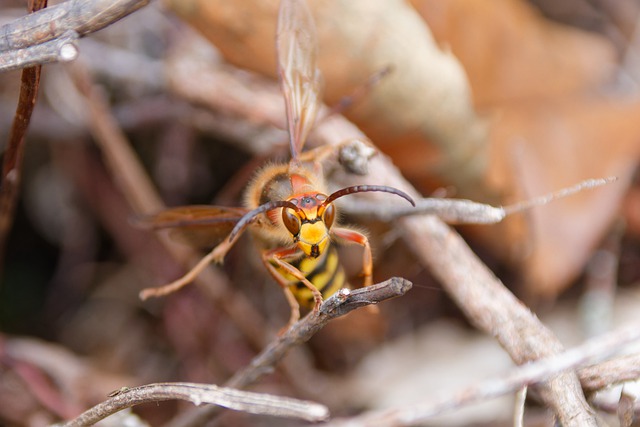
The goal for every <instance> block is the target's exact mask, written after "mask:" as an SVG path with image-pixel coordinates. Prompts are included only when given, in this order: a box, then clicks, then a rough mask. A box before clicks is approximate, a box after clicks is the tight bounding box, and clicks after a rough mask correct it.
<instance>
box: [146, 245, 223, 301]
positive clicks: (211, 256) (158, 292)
mask: <svg viewBox="0 0 640 427" xmlns="http://www.w3.org/2000/svg"><path fill="white" fill-rule="evenodd" d="M234 243H235V239H234V240H229V239H228V238H227V239H225V240H223V241H222V243H220V244H219V245H218V246H216V247H215V248H213V249H212V250H211V252H209V253H208V254H206V255H205V256H204V257H202V259H201V260H200V261H198V263H197V264H196V265H194V266H193V267H192V268H191V270H189V271H188V272H187V273H186V274H185V275H184V276H182V277H180V278H179V279H177V280H174V281H173V282H171V283H169V284H166V285H164V286H160V287H158V288H146V289H143V290H142V291H140V299H142V300H143V301H144V300H146V299H148V298H151V297H161V296H164V295H168V294H170V293H173V292H175V291H177V290H179V289H181V288H183V287H184V286H186V285H188V284H189V283H191V282H193V281H194V280H195V278H196V277H197V276H198V275H199V274H200V273H202V271H203V270H204V269H205V268H207V266H208V265H209V264H211V263H212V262H222V260H223V259H224V256H225V255H226V254H227V252H229V249H231V247H232V246H233V244H234Z"/></svg>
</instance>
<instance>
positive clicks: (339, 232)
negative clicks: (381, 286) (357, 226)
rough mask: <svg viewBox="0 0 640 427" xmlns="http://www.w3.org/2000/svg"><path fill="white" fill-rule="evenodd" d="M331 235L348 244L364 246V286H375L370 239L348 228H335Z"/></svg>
mask: <svg viewBox="0 0 640 427" xmlns="http://www.w3.org/2000/svg"><path fill="white" fill-rule="evenodd" d="M331 233H332V234H333V235H335V236H336V237H338V238H340V239H342V240H344V241H345V242H347V243H356V244H358V245H360V246H362V250H363V253H362V275H363V276H364V286H371V285H372V284H373V278H372V275H373V258H372V256H371V245H370V244H369V239H368V238H367V236H365V235H364V234H362V233H360V232H359V231H356V230H351V229H348V228H334V229H332V230H331Z"/></svg>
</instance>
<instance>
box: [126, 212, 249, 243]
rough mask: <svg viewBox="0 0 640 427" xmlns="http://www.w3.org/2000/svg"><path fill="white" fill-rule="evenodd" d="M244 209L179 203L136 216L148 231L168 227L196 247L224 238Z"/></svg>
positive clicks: (138, 221) (137, 221)
mask: <svg viewBox="0 0 640 427" xmlns="http://www.w3.org/2000/svg"><path fill="white" fill-rule="evenodd" d="M245 213H247V209H243V208H229V207H223V206H207V205H202V206H200V205H194V206H180V207H177V208H170V209H167V210H164V211H162V212H160V213H157V214H155V215H148V216H143V217H140V218H136V219H135V223H136V225H137V226H140V227H142V228H147V229H151V230H161V229H166V228H169V229H171V230H170V235H171V237H172V238H175V239H177V240H180V241H184V242H186V243H188V244H190V245H193V246H197V247H202V248H204V247H213V246H216V245H217V244H218V243H220V242H221V241H222V240H224V239H225V238H226V237H227V236H228V235H229V233H231V230H232V229H233V227H234V226H235V225H236V223H237V222H238V221H239V220H240V218H242V216H243V215H244V214H245Z"/></svg>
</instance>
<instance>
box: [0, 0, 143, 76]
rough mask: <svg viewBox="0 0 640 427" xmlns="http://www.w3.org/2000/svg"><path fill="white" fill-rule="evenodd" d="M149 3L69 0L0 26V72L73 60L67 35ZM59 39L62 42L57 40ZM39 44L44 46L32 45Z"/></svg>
mask: <svg viewBox="0 0 640 427" xmlns="http://www.w3.org/2000/svg"><path fill="white" fill-rule="evenodd" d="M148 3H149V0H73V1H72V0H69V1H66V2H64V3H60V4H58V5H56V6H52V7H49V8H46V9H42V10H41V11H39V12H36V13H32V14H30V15H26V16H23V17H22V18H19V19H16V20H15V21H13V22H10V23H8V24H5V25H3V26H2V27H0V72H2V71H7V70H10V69H15V68H24V67H26V66H29V65H33V64H42V63H45V62H52V61H57V60H63V61H65V60H66V61H69V60H72V59H74V58H75V57H76V56H77V50H74V49H73V47H74V46H73V45H72V44H71V42H72V41H73V40H71V39H70V37H71V38H77V37H83V36H85V35H87V34H89V33H93V32H95V31H98V30H100V29H102V28H104V27H106V26H108V25H111V24H113V23H114V22H116V21H118V20H120V19H122V18H124V17H125V16H127V15H129V14H131V13H132V12H134V11H136V10H138V9H140V8H141V7H143V6H146V5H147V4H148ZM71 34H75V36H73V37H72V36H70V35H71ZM58 39H61V40H62V44H59V43H58V42H56V40H58ZM48 42H51V43H48ZM41 44H45V46H40V47H38V48H35V47H36V46H37V45H41Z"/></svg>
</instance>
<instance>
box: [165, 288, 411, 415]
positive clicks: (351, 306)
mask: <svg viewBox="0 0 640 427" xmlns="http://www.w3.org/2000/svg"><path fill="white" fill-rule="evenodd" d="M411 286H412V284H411V282H409V281H407V280H405V279H401V278H398V277H393V278H391V279H389V280H386V281H384V282H381V283H377V284H374V285H371V286H368V287H366V288H360V289H356V290H353V291H349V290H347V289H342V290H340V291H338V292H337V293H336V294H334V295H333V296H331V297H329V298H327V299H326V300H325V302H324V303H323V304H322V306H320V309H319V310H318V311H312V312H310V313H309V314H308V315H307V316H305V317H304V318H303V319H302V320H300V321H299V322H298V323H296V324H295V325H293V326H292V327H291V328H290V329H289V330H287V331H286V332H285V333H284V334H282V335H280V336H278V338H277V339H276V340H274V341H273V342H271V344H269V345H268V346H267V347H266V348H265V349H264V350H263V351H262V352H261V353H260V354H258V355H257V356H256V357H254V358H253V360H252V361H251V363H250V364H249V365H248V366H247V367H246V368H245V369H243V370H241V371H238V372H236V374H235V375H234V376H233V377H231V378H230V379H229V381H227V382H226V384H225V385H226V386H228V387H233V388H243V387H246V386H248V385H249V384H252V383H254V382H255V381H257V380H258V379H259V378H260V377H262V376H263V375H265V374H268V373H270V372H273V369H274V366H275V365H276V364H277V363H278V362H279V361H280V360H282V358H283V357H284V356H285V355H286V354H287V352H288V351H289V350H290V349H291V348H292V347H294V346H296V345H299V344H301V343H303V342H306V341H308V340H309V339H310V338H311V337H312V336H313V335H314V334H315V333H316V332H318V331H319V330H320V329H322V328H323V327H324V326H325V325H326V324H327V323H328V322H329V321H330V320H332V319H334V318H336V317H340V316H344V315H345V314H347V313H349V312H350V311H352V310H355V309H356V308H359V307H364V306H368V305H371V304H378V303H380V302H382V301H384V300H387V299H390V298H395V297H398V296H401V295H404V294H405V293H406V292H408V291H409V289H411ZM218 411H219V408H217V407H211V406H210V407H205V408H203V409H202V410H198V411H194V412H191V413H187V414H184V415H183V416H181V417H179V418H178V419H176V420H174V422H172V423H171V424H170V425H171V426H182V427H187V426H194V427H195V426H201V425H204V423H205V422H206V421H208V420H210V419H211V418H212V417H214V416H215V415H217V413H218Z"/></svg>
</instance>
